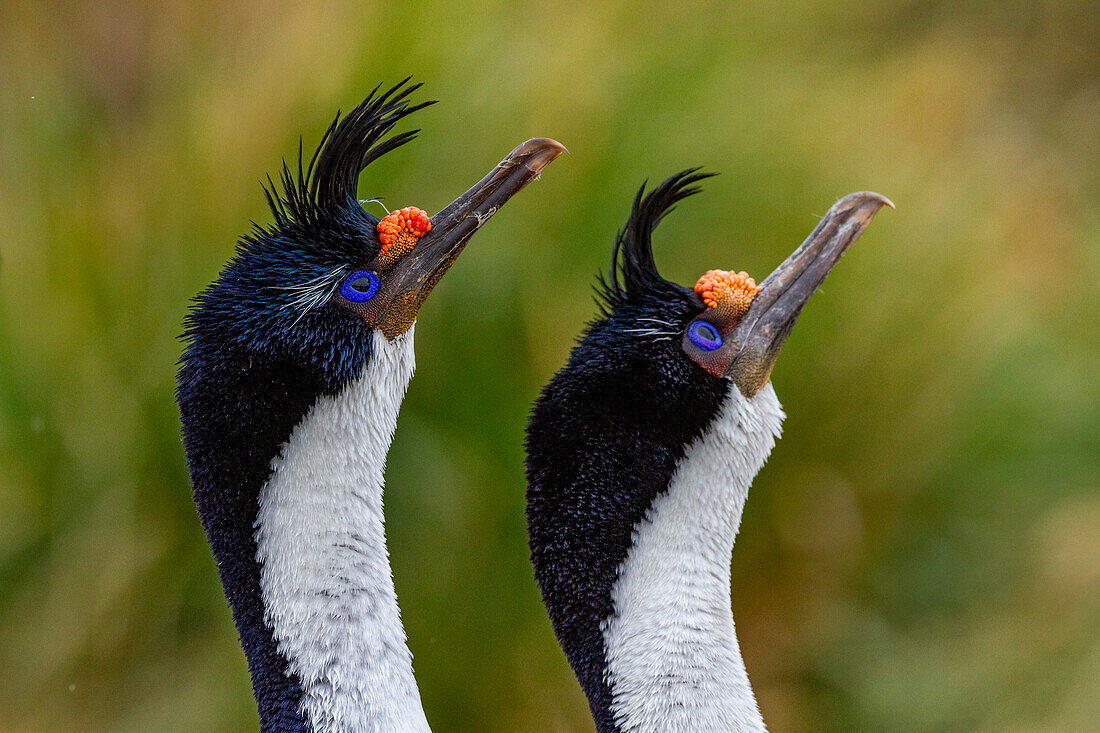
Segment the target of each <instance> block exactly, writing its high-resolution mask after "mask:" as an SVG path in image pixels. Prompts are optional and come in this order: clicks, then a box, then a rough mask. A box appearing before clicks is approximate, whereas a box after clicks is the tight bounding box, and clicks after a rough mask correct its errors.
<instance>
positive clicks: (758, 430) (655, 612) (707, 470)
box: [603, 383, 783, 733]
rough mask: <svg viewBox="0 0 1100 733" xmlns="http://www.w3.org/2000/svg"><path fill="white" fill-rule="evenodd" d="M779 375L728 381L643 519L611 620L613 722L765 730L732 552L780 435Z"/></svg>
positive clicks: (652, 727) (607, 630)
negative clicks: (744, 642)
mask: <svg viewBox="0 0 1100 733" xmlns="http://www.w3.org/2000/svg"><path fill="white" fill-rule="evenodd" d="M782 421H783V409H782V407H781V406H780V404H779V400H778V399H777V398H776V396H775V390H774V389H772V386H771V384H770V383H769V384H767V385H765V387H764V388H763V389H762V390H760V392H758V393H757V394H756V396H755V397H753V398H752V399H751V400H747V399H745V398H744V397H742V395H741V394H740V392H738V390H737V388H736V387H734V386H732V384H731V386H730V394H729V395H728V396H727V398H726V402H725V404H724V405H723V407H722V409H721V411H720V413H719V415H718V417H717V418H715V421H714V423H712V424H711V426H710V428H709V429H708V430H707V432H706V433H705V434H704V435H703V436H702V437H701V438H700V439H699V440H697V441H696V442H695V443H693V444H692V445H691V446H689V447H688V449H687V451H686V453H685V454H684V457H683V458H682V459H681V461H680V463H679V464H678V465H677V468H676V472H675V474H674V475H673V478H672V481H671V483H670V484H669V489H668V492H667V493H665V494H662V495H661V496H659V497H658V498H657V499H656V500H655V501H654V502H653V505H652V506H651V507H650V509H649V511H648V512H647V514H646V516H645V518H644V519H643V520H642V521H641V522H639V523H638V525H637V526H636V527H635V529H634V535H633V544H632V546H631V549H630V551H629V553H628V555H627V559H626V560H625V561H624V563H623V565H622V566H621V568H620V572H619V578H618V580H617V581H616V583H615V586H614V588H613V590H612V600H613V602H614V609H615V610H614V612H613V613H612V615H611V616H610V617H609V618H608V619H606V621H605V622H604V624H603V636H604V646H605V650H606V655H607V679H608V683H609V686H610V689H611V697H612V700H611V708H612V712H613V714H614V717H615V722H616V723H617V724H618V726H619V727H620V729H621V730H622V731H624V733H626V731H653V732H656V731H662V732H665V733H674V732H677V731H763V730H765V728H764V721H763V718H762V717H761V715H760V710H759V708H758V707H757V704H756V698H755V697H754V696H753V693H752V687H751V686H750V685H749V678H748V674H747V673H746V671H745V663H744V661H742V659H741V650H740V647H739V646H738V644H737V635H736V632H735V630H734V625H733V613H732V612H731V610H730V554H731V552H732V551H733V543H734V539H735V538H736V537H737V529H738V527H739V526H740V524H741V513H742V510H743V509H744V507H745V499H746V497H747V496H748V491H749V485H750V484H751V483H752V480H753V477H754V476H755V475H756V473H757V471H759V470H760V468H761V467H762V466H763V465H764V461H765V460H767V457H768V454H769V453H770V452H771V449H772V447H773V446H774V445H775V441H776V438H778V437H779V432H780V427H781V425H782Z"/></svg>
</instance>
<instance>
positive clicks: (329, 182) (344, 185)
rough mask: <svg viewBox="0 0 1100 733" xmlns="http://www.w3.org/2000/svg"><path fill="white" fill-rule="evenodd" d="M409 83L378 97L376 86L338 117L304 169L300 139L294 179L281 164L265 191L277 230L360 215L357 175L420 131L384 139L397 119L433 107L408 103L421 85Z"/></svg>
mask: <svg viewBox="0 0 1100 733" xmlns="http://www.w3.org/2000/svg"><path fill="white" fill-rule="evenodd" d="M410 79H411V77H408V78H406V79H404V80H402V81H401V82H399V83H398V84H396V85H394V86H393V87H391V88H390V89H388V90H387V91H385V92H382V93H379V89H381V86H377V87H375V88H374V89H373V90H372V91H371V93H370V94H369V95H368V96H367V98H366V99H364V100H363V101H362V102H361V103H360V104H359V105H358V106H357V107H356V108H355V109H353V110H352V111H351V112H349V113H348V114H347V115H345V116H344V117H343V118H341V117H340V113H337V114H336V119H334V120H333V121H332V124H331V125H329V128H328V130H327V131H326V132H325V134H324V136H322V138H321V142H320V144H318V146H317V150H316V152H314V154H313V157H312V158H311V159H310V161H309V165H308V166H305V164H304V156H303V152H302V143H301V140H300V139H299V141H298V171H297V175H295V174H294V173H292V172H291V169H290V166H289V165H287V163H286V161H285V160H284V161H283V170H282V174H281V176H280V178H281V180H280V183H281V186H277V185H276V184H275V182H274V181H272V180H271V177H270V176H269V177H268V185H267V186H264V193H265V194H266V196H267V202H268V205H269V206H270V207H271V212H272V214H273V215H274V217H275V222H276V224H277V225H278V226H279V227H281V228H287V227H293V226H298V227H316V226H322V225H324V224H325V223H330V222H332V221H333V220H338V219H340V218H342V217H343V216H344V215H346V214H348V213H349V212H356V211H360V212H361V211H362V209H361V208H360V207H359V206H358V204H357V199H356V190H357V188H358V183H359V174H360V173H361V172H362V171H363V169H364V168H366V167H367V165H369V164H370V163H371V162H372V161H374V160H377V159H378V158H380V157H382V156H383V155H385V154H386V153H388V152H390V151H391V150H394V149H395V148H398V147H400V146H402V145H404V144H405V143H407V142H409V141H410V140H412V139H413V138H415V137H416V134H417V133H418V132H420V130H410V131H408V132H403V133H401V134H399V135H393V136H392V137H389V138H386V137H385V136H386V134H387V133H389V131H390V130H392V129H393V126H394V125H396V124H397V123H398V121H400V120H401V119H402V118H404V117H406V116H408V115H410V114H412V113H413V112H416V111H417V110H420V109H423V108H424V107H427V106H429V105H432V104H435V101H434V100H433V101H428V102H421V103H419V104H413V103H412V102H411V101H410V100H409V95H411V94H412V93H413V92H415V91H416V90H417V89H419V88H420V86H421V85H420V84H409V80H410ZM280 189H281V190H280Z"/></svg>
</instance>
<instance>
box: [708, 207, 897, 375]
mask: <svg viewBox="0 0 1100 733" xmlns="http://www.w3.org/2000/svg"><path fill="white" fill-rule="evenodd" d="M883 206H889V207H890V208H891V209H892V208H894V204H893V202H892V201H890V199H888V198H886V197H885V196H883V195H881V194H877V193H872V192H870V191H862V192H860V193H851V194H848V195H847V196H845V197H844V198H842V199H841V200H840V201H837V202H836V203H835V204H834V205H833V207H832V208H831V209H829V211H828V213H826V214H825V216H824V218H822V220H821V222H820V223H819V224H818V225H817V227H816V228H815V229H814V230H813V232H811V233H810V236H809V237H807V238H806V241H805V242H803V243H802V245H801V246H800V247H799V248H798V249H796V250H795V251H794V254H792V255H791V256H790V257H788V258H787V260H786V261H785V262H784V263H783V264H782V265H780V266H779V267H777V268H776V269H775V272H773V273H772V274H770V275H768V277H767V279H766V280H764V282H763V283H761V285H760V288H761V290H760V292H759V293H757V295H756V297H755V298H754V299H753V301H752V305H751V306H750V307H749V310H748V312H746V313H745V315H744V317H743V318H742V319H741V321H740V323H738V324H737V326H736V327H735V328H734V330H733V333H732V335H731V336H730V340H731V341H733V343H735V344H736V345H737V351H736V353H735V354H734V357H733V360H732V361H731V362H730V364H729V366H728V367H727V368H726V371H725V376H727V377H730V378H731V379H733V381H734V383H735V384H736V385H737V388H738V389H740V390H741V394H743V395H745V397H752V396H753V395H755V394H756V393H757V392H758V391H759V390H760V388H761V387H763V386H764V385H765V384H767V382H768V379H769V378H770V377H771V372H772V367H774V366H775V361H776V359H777V358H778V357H779V350H780V349H781V348H782V347H783V343H784V342H785V341H786V340H787V336H788V335H790V332H791V329H792V328H793V327H794V323H795V321H797V320H798V316H799V314H800V313H801V312H802V308H803V306H805V305H806V303H807V302H808V301H809V299H810V296H812V295H813V294H814V292H816V291H817V288H818V287H819V286H820V285H821V283H822V282H823V281H824V280H825V277H826V276H827V275H828V274H829V272H830V271H832V269H833V267H834V266H835V265H836V263H837V261H839V260H840V257H841V255H843V254H844V253H845V251H847V249H848V247H850V246H851V245H852V243H853V242H855V241H856V240H857V239H859V236H860V235H861V234H863V231H864V230H865V229H866V228H867V226H868V225H869V224H870V223H871V219H872V218H873V217H874V215H875V214H876V213H878V210H879V209H881V208H882V207H883Z"/></svg>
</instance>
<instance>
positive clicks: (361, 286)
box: [340, 270, 380, 303]
mask: <svg viewBox="0 0 1100 733" xmlns="http://www.w3.org/2000/svg"><path fill="white" fill-rule="evenodd" d="M379 286H380V283H379V282H378V276H377V275H375V274H374V273H373V272H371V271H370V270H356V271H355V272H353V273H351V274H350V275H348V276H347V279H345V280H344V284H343V285H341V286H340V295H342V296H344V298H345V299H346V300H349V301H351V302H352V303H365V302H367V301H368V300H370V299H371V298H373V297H374V296H375V294H376V293H377V292H378V288H379Z"/></svg>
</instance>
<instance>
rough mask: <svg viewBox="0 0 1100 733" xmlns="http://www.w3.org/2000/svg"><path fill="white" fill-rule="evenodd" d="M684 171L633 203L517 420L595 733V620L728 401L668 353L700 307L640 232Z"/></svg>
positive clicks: (535, 556) (536, 521)
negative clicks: (598, 308)
mask: <svg viewBox="0 0 1100 733" xmlns="http://www.w3.org/2000/svg"><path fill="white" fill-rule="evenodd" d="M704 177H705V176H704V175H702V174H698V173H696V172H695V171H684V172H683V173H680V174H678V175H676V176H673V177H672V178H669V179H668V180H667V181H665V182H664V183H662V184H661V185H659V186H657V188H655V189H654V190H653V191H652V192H651V193H650V194H648V195H644V187H643V190H642V191H639V193H638V196H637V198H636V199H635V201H634V206H633V209H632V211H631V214H630V219H629V221H628V222H627V225H626V226H625V227H624V228H623V230H622V231H621V232H620V234H619V237H618V240H617V242H616V244H615V249H614V256H613V260H612V269H611V272H610V273H609V276H608V277H607V278H600V282H599V285H598V290H599V291H601V294H602V297H603V303H602V311H603V313H602V316H601V317H599V318H597V319H596V320H595V321H593V322H592V323H591V324H589V326H588V328H587V329H586V330H585V332H584V334H583V335H582V337H581V340H580V342H579V343H578V344H577V346H576V347H575V348H574V349H573V351H572V353H571V354H570V356H569V361H568V363H567V364H566V365H565V367H564V368H563V369H562V370H561V371H559V372H558V373H557V374H556V375H555V376H554V378H553V379H552V380H551V381H550V383H549V384H548V385H547V386H546V387H545V388H544V389H543V391H542V394H541V395H540V396H539V398H538V400H537V402H536V403H535V407H534V409H533V410H532V413H531V419H530V421H529V422H528V425H527V442H526V448H527V529H528V537H529V544H530V549H531V561H532V564H533V565H534V568H535V577H536V580H537V581H538V584H539V588H540V590H541V591H542V597H543V601H544V602H545V604H546V607H547V610H548V612H549V615H550V620H551V622H552V623H553V626H554V632H555V634H556V635H557V637H558V640H559V641H560V642H561V645H562V648H563V649H564V651H565V654H566V656H567V657H568V659H569V663H570V664H571V665H572V667H573V670H574V672H575V673H576V675H577V678H578V679H579V680H580V682H581V686H582V687H583V688H584V691H585V694H586V695H587V696H588V702H589V705H590V707H591V709H592V714H593V717H594V718H595V721H596V728H597V730H598V731H600V733H617V732H618V730H619V728H618V726H617V724H616V722H615V721H614V719H613V716H612V712H611V691H610V689H609V687H608V683H607V678H606V675H605V672H606V659H605V650H604V647H603V636H602V631H601V623H602V622H603V621H604V620H606V619H607V618H608V617H609V615H610V614H611V613H612V611H613V603H612V598H611V590H612V587H613V585H614V582H615V579H616V578H617V574H618V571H619V567H620V566H621V565H622V563H623V561H624V560H625V559H626V557H627V553H628V552H629V550H630V546H631V534H632V532H633V530H634V527H635V526H637V524H638V523H639V521H641V519H642V518H643V517H644V516H645V514H646V512H647V511H648V509H649V507H650V506H651V505H652V503H653V501H654V500H655V499H656V498H657V497H658V496H659V495H661V494H662V493H664V492H665V491H667V490H668V486H669V482H670V481H671V479H672V476H673V473H674V472H675V470H676V465H677V463H678V462H679V461H680V459H681V458H682V457H683V455H684V451H685V450H686V449H687V446H688V445H690V444H691V443H692V441H694V440H696V439H697V438H698V437H699V436H701V435H702V434H703V433H704V432H705V431H706V429H707V427H708V426H709V425H710V424H711V422H712V421H713V420H714V418H715V416H716V415H717V414H718V411H719V409H720V408H721V405H722V403H723V401H724V400H725V399H726V397H727V395H728V394H729V382H728V380H725V379H719V378H716V377H714V376H712V375H711V374H709V373H708V372H707V371H706V370H704V369H703V368H701V367H700V366H699V365H698V364H696V363H695V362H694V361H692V360H691V358H690V357H688V355H687V354H686V353H685V352H684V350H683V348H682V347H681V341H680V339H681V335H682V333H683V329H684V328H685V327H686V326H687V324H688V323H689V322H690V321H691V320H692V319H694V318H695V317H696V316H698V315H699V313H701V312H702V311H703V309H704V308H705V306H704V305H703V303H702V301H701V300H700V299H699V297H698V296H697V295H696V294H695V292H694V291H693V290H691V289H689V288H685V287H682V286H680V285H677V284H675V283H671V282H669V281H667V280H665V279H664V278H662V277H661V276H660V275H659V274H658V272H657V268H656V266H655V264H654V260H653V251H652V247H651V234H652V232H653V229H654V228H655V227H656V226H657V223H658V222H659V221H660V220H661V219H662V218H663V217H664V216H665V215H666V214H667V213H668V212H669V211H670V210H671V209H672V207H673V205H674V204H675V203H676V202H677V201H680V200H682V199H683V198H685V197H687V196H690V195H691V194H693V193H695V192H696V191H697V190H698V188H696V187H694V186H693V184H694V183H696V182H698V181H699V180H701V179H702V178H704Z"/></svg>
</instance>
